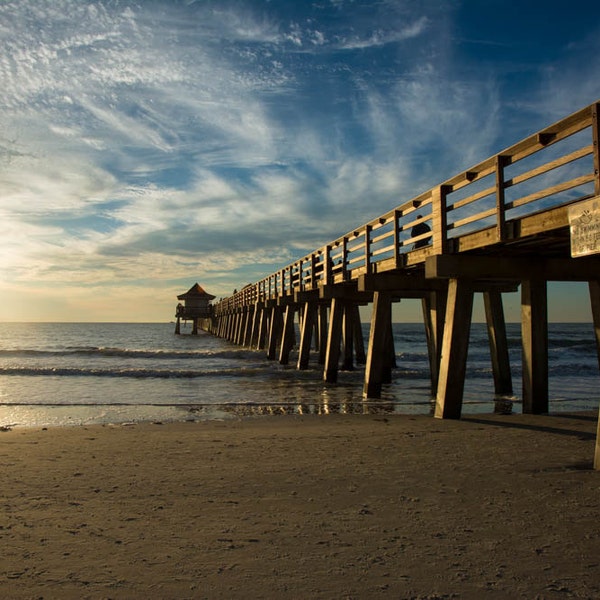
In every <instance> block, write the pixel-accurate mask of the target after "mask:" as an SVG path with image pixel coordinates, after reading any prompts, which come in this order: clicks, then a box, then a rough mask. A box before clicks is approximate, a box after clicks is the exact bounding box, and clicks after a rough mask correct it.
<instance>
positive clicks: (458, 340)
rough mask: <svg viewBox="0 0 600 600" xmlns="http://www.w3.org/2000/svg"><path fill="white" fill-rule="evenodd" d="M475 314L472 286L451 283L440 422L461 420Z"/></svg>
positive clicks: (438, 402) (464, 282) (438, 396)
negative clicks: (470, 337) (472, 320)
mask: <svg viewBox="0 0 600 600" xmlns="http://www.w3.org/2000/svg"><path fill="white" fill-rule="evenodd" d="M472 313H473V290H472V289H471V288H470V285H469V282H468V281H467V280H463V279H451V280H450V282H449V285H448V301H447V305H446V321H445V325H444V337H443V341H442V354H441V357H440V373H439V380H438V386H437V393H436V400H435V413H434V415H435V417H436V418H438V419H460V415H461V412H462V401H463V392H464V387H465V374H466V369H467V353H468V348H469V331H470V329H471V317H472Z"/></svg>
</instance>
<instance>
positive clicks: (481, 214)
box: [448, 206, 496, 231]
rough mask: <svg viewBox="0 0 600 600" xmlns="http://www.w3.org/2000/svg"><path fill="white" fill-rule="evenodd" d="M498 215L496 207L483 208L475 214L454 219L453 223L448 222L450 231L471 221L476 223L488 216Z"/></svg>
mask: <svg viewBox="0 0 600 600" xmlns="http://www.w3.org/2000/svg"><path fill="white" fill-rule="evenodd" d="M495 215H496V207H495V206H494V208H489V209H487V210H482V211H481V212H478V213H476V214H474V215H470V216H468V217H465V218H464V219H458V220H456V221H453V222H452V223H448V231H451V230H452V229H457V228H458V227H464V226H465V225H469V224H470V223H475V222H476V221H481V220H482V219H487V218H488V217H493V216H495Z"/></svg>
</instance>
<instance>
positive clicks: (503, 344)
mask: <svg viewBox="0 0 600 600" xmlns="http://www.w3.org/2000/svg"><path fill="white" fill-rule="evenodd" d="M483 301H484V305H485V319H486V322H487V330H488V340H489V342H490V355H491V359H492V372H493V374H494V391H495V392H496V394H498V395H504V394H512V393H513V385H512V376H511V373H510V359H509V356H508V340H507V339H506V323H505V321H504V308H503V306H502V294H501V293H500V292H497V291H488V292H484V293H483Z"/></svg>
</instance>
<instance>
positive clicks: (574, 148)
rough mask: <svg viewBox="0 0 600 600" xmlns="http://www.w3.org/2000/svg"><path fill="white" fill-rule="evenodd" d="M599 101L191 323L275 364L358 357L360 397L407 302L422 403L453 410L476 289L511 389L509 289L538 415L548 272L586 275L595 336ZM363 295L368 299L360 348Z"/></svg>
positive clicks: (383, 372)
mask: <svg viewBox="0 0 600 600" xmlns="http://www.w3.org/2000/svg"><path fill="white" fill-rule="evenodd" d="M599 109H600V104H597V103H595V104H592V105H591V106H588V107H586V108H584V109H582V110H580V111H578V112H576V113H574V114H572V115H569V116H568V117H566V118H565V119H563V120H561V121H559V122H558V123H555V124H553V125H551V126H549V127H547V128H545V129H543V130H542V131H540V132H538V133H536V134H534V135H531V136H529V137H528V138H526V139H524V140H521V141H519V142H518V143H516V144H515V145H513V146H511V147H509V148H507V149H505V150H503V151H502V152H500V153H498V154H496V155H494V156H492V157H490V158H488V159H487V160H484V161H483V162H481V163H479V164H477V165H475V166H473V167H471V168H469V169H468V170H466V171H463V172H461V173H459V174H457V175H456V176H454V177H452V178H451V179H449V180H447V181H445V182H443V183H441V184H440V185H438V186H436V187H434V188H433V189H431V190H428V191H427V192H425V193H423V194H421V195H419V196H417V197H415V198H412V199H410V200H408V201H405V202H404V203H402V204H400V205H399V206H397V207H396V208H394V209H392V210H390V211H389V212H388V213H386V214H384V215H382V216H380V217H378V218H377V219H374V220H372V221H370V222H368V223H366V224H364V225H361V226H359V227H357V228H356V229H354V230H353V231H351V232H349V233H348V234H346V235H344V236H342V237H340V238H338V239H337V240H334V241H333V242H331V243H329V244H327V245H325V246H323V247H322V248H319V249H317V250H315V251H314V252H312V253H310V254H308V255H307V256H304V257H302V258H301V259H299V260H297V261H295V262H294V263H292V264H290V265H288V266H286V267H284V268H282V269H280V270H278V271H277V272H275V273H272V274H271V275H269V276H267V277H265V278H264V279H262V280H261V281H258V282H257V283H255V284H252V285H249V286H246V287H245V288H243V289H242V290H241V291H239V292H237V293H234V294H233V295H232V296H231V297H228V298H225V299H223V300H221V301H219V302H218V303H216V304H214V305H213V306H212V313H211V315H210V316H209V317H207V318H204V319H201V320H200V326H201V327H202V328H203V329H205V330H207V331H209V332H211V333H213V334H215V335H218V336H221V337H223V338H226V339H228V340H230V341H232V342H234V343H236V344H240V345H244V346H247V347H251V348H256V349H261V350H265V352H266V354H267V356H268V358H269V359H278V360H279V362H280V363H282V364H287V363H288V362H289V359H290V352H291V350H292V348H293V347H294V345H296V344H297V346H298V359H297V368H298V369H305V368H307V365H308V362H309V360H310V354H311V351H314V353H315V357H316V360H317V361H318V363H319V364H320V365H322V367H323V378H324V380H325V381H327V382H335V381H336V379H337V374H338V369H339V368H343V369H351V368H353V365H354V363H355V362H356V363H364V364H365V379H364V388H363V394H364V397H365V398H375V399H376V398H379V397H380V395H381V389H382V385H383V384H385V383H386V382H389V381H390V380H391V377H392V369H393V367H394V366H395V352H394V347H393V338H392V335H391V327H390V323H391V315H392V312H391V309H392V304H393V303H394V302H399V301H400V300H402V299H404V298H418V299H420V300H421V303H422V309H423V318H424V323H425V330H426V334H427V342H428V351H429V363H430V372H431V389H432V392H433V395H434V397H435V410H434V413H435V416H436V417H439V418H451V419H456V418H459V417H460V416H461V410H462V401H463V390H464V380H465V369H466V360H467V351H468V343H469V336H468V331H469V328H470V325H471V316H472V307H473V298H474V294H475V293H481V294H483V299H484V304H485V314H486V319H487V325H488V332H489V342H490V350H491V359H492V370H493V376H494V385H495V392H496V394H498V395H507V394H508V395H510V394H512V392H513V389H512V377H511V371H510V364H509V359H508V348H507V340H506V329H505V323H504V312H503V304H502V297H503V294H505V293H511V292H516V291H517V290H518V289H519V288H520V290H521V322H522V343H523V351H522V362H523V388H522V402H523V412H525V413H547V412H548V409H549V394H548V318H547V284H548V282H549V281H583V282H587V283H588V286H589V294H590V300H591V305H592V314H593V319H594V332H595V336H596V341H597V343H600V258H599V257H598V256H597V255H594V254H595V253H596V252H598V251H600V241H599V240H600V235H599V234H600V174H599V173H600V150H599V147H598V144H599V140H600V133H599V125H598V113H599ZM364 305H371V307H372V309H371V328H370V335H369V340H368V347H367V351H366V352H365V350H364V342H363V339H362V335H361V331H360V322H359V306H364ZM296 321H297V322H298V324H299V327H300V339H299V340H297V339H296V333H295V323H296ZM595 465H596V467H597V468H600V446H597V450H596V461H595Z"/></svg>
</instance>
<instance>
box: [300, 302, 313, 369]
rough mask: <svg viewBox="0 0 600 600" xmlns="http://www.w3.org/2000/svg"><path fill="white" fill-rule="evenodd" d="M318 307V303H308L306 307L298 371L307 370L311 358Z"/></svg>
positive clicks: (301, 332) (301, 333)
mask: <svg viewBox="0 0 600 600" xmlns="http://www.w3.org/2000/svg"><path fill="white" fill-rule="evenodd" d="M317 310H318V305H317V303H316V302H307V303H306V304H305V305H304V319H302V329H301V331H300V348H299V350H298V365H297V367H298V369H307V368H308V360H309V357H310V345H311V340H312V334H313V329H314V324H315V322H316V319H317Z"/></svg>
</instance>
